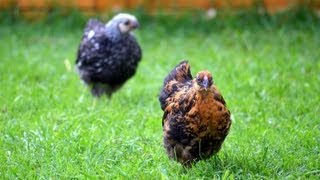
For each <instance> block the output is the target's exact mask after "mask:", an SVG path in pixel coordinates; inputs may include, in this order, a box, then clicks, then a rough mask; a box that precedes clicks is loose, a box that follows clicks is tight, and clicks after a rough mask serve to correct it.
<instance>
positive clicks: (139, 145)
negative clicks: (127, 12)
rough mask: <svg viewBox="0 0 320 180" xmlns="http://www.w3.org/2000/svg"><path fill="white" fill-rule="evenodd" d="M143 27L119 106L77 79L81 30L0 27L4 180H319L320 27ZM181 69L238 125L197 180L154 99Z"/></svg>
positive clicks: (239, 20)
mask: <svg viewBox="0 0 320 180" xmlns="http://www.w3.org/2000/svg"><path fill="white" fill-rule="evenodd" d="M140 19H141V21H142V22H141V24H142V28H141V29H140V30H139V31H137V32H136V35H137V38H138V40H139V42H140V44H141V46H142V49H143V60H142V62H141V64H140V65H139V69H138V72H137V74H136V76H134V78H132V79H130V80H129V81H128V83H126V85H125V86H124V87H123V88H122V89H121V90H120V91H119V92H118V93H116V94H115V95H114V96H113V98H112V99H111V100H107V99H106V98H102V99H99V100H96V99H94V98H93V97H92V96H91V95H90V93H89V91H88V90H87V89H86V88H85V86H84V85H83V84H82V83H81V82H80V81H79V79H78V76H77V74H76V73H75V71H74V69H73V64H74V59H75V53H76V50H77V47H78V43H79V41H80V38H81V34H82V27H83V24H84V21H83V19H80V20H79V19H78V20H77V18H75V19H73V17H69V18H58V19H55V18H52V19H50V18H49V20H47V21H44V22H41V23H26V22H21V21H17V22H10V21H7V22H5V21H2V23H0V24H1V25H0V42H1V43H0V87H1V90H0V178H1V179H13V178H19V179H24V178H28V179H33V178H36V177H37V178H42V179H49V178H50V177H51V178H54V179H61V178H62V179H65V178H81V179H82V178H120V179H122V178H129V177H130V178H131V177H132V178H134V179H137V178H139V179H160V178H162V179H166V178H168V179H196V178H197V179H202V178H204V179H212V178H219V179H220V178H221V179H228V178H231V179H232V178H236V179H238V178H241V179H242V178H243V179H248V178H249V179H250V178H254V179H270V178H275V179H278V178H279V179H284V178H289V179H296V178H298V177H300V178H302V179H305V178H311V179H317V178H319V176H320V164H319V162H320V158H319V157H320V148H319V146H320V119H319V117H320V108H319V107H320V106H319V102H320V95H319V94H320V59H319V58H320V23H319V19H316V18H314V17H312V16H309V15H303V14H302V15H299V16H293V17H292V16H281V17H276V18H273V17H258V18H253V17H252V16H250V15H239V16H235V17H224V16H221V17H218V18H217V19H214V20H212V21H206V20H203V19H201V18H197V17H192V18H190V17H189V18H183V19H176V18H167V17H165V18H161V17H159V18H155V19H152V18H149V17H144V18H143V17H141V18H140ZM181 59H188V60H189V62H190V64H191V68H192V69H191V70H192V73H193V74H195V73H196V72H198V71H199V70H202V69H208V70H210V71H211V72H212V73H213V77H214V81H215V83H216V85H217V86H218V87H219V89H220V91H221V92H222V93H223V96H224V98H225V100H226V101H227V103H228V107H229V109H230V111H231V113H232V115H233V124H232V128H231V131H230V134H229V136H228V137H227V138H226V141H225V143H224V145H223V147H222V149H221V151H220V152H219V153H218V154H217V155H216V156H214V157H212V158H211V159H209V160H206V161H201V162H199V163H198V164H196V165H195V166H194V167H193V168H192V169H184V168H182V167H181V165H180V164H178V163H176V162H174V161H171V160H169V159H168V158H167V155H166V153H165V150H164V148H163V147H162V127H161V117H162V111H161V110H160V106H159V102H158V99H157V95H158V93H159V91H160V87H161V85H162V81H163V78H164V77H165V76H166V75H167V73H168V72H169V71H170V70H171V69H172V68H173V67H174V66H175V65H176V64H177V63H178V62H179V61H180V60H181ZM65 62H70V63H71V65H72V68H71V70H70V69H68V68H67V66H66V65H65Z"/></svg>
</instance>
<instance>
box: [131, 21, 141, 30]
mask: <svg viewBox="0 0 320 180" xmlns="http://www.w3.org/2000/svg"><path fill="white" fill-rule="evenodd" d="M139 27H140V24H139V22H138V21H134V22H132V23H131V29H137V28H139Z"/></svg>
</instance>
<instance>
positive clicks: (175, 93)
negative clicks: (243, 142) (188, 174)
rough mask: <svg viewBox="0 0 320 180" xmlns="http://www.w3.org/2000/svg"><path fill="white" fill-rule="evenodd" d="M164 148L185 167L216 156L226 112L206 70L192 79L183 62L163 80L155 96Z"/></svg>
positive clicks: (226, 123) (225, 131)
mask: <svg viewBox="0 0 320 180" xmlns="http://www.w3.org/2000/svg"><path fill="white" fill-rule="evenodd" d="M159 100H160V104H161V109H162V110H163V111H164V114H163V117H162V126H163V133H164V138H163V141H164V146H165V148H166V150H167V153H168V155H169V157H170V158H172V159H174V160H176V161H178V162H180V163H181V164H183V165H185V166H191V165H192V163H193V162H197V161H199V160H201V159H206V158H209V157H211V156H212V155H214V154H216V153H217V152H218V151H219V150H220V148H221V145H222V143H223V141H224V139H225V137H226V136H227V135H228V132H229V128H230V125H231V119H230V111H229V110H228V109H227V107H226V102H225V101H224V99H223V97H222V96H221V94H220V92H219V91H218V90H217V88H216V86H215V85H214V84H213V80H212V76H211V74H210V72H208V71H200V72H199V73H198V74H197V76H196V78H195V79H193V78H192V75H191V73H190V65H189V64H188V62H187V61H182V62H181V63H180V64H178V65H177V66H176V67H175V68H174V69H173V70H172V71H171V72H170V74H169V75H168V76H167V77H166V78H165V80H164V85H163V88H162V91H161V94H160V97H159Z"/></svg>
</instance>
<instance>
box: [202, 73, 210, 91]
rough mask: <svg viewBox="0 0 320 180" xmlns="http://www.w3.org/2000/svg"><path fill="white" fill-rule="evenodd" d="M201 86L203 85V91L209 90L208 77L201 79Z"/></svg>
mask: <svg viewBox="0 0 320 180" xmlns="http://www.w3.org/2000/svg"><path fill="white" fill-rule="evenodd" d="M202 84H203V87H204V89H205V90H206V91H207V90H208V88H209V80H208V77H207V76H204V77H203V82H202Z"/></svg>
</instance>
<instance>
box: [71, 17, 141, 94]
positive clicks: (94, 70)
mask: <svg viewBox="0 0 320 180" xmlns="http://www.w3.org/2000/svg"><path fill="white" fill-rule="evenodd" d="M138 25H139V24H138V21H137V20H136V18H135V17H134V16H132V15H129V14H118V15H116V16H115V17H114V18H113V19H111V20H110V21H109V22H108V23H107V24H106V25H105V24H103V23H101V22H100V21H98V20H96V19H90V20H89V21H88V23H87V25H86V27H85V30H84V34H83V37H82V41H81V44H80V46H79V50H78V55H77V59H76V67H77V70H78V72H79V75H80V78H81V79H82V80H83V81H84V82H85V83H86V84H87V85H89V86H90V87H91V88H92V89H91V92H92V94H93V95H95V96H101V95H103V94H107V95H108V96H111V94H112V93H113V92H114V91H116V90H117V89H119V88H120V87H121V86H122V85H123V84H124V83H125V82H126V81H127V80H128V79H129V78H131V77H132V76H133V75H134V74H135V72H136V69H137V66H138V63H139V61H140V60H141V56H142V52H141V48H140V46H139V44H138V43H137V41H136V39H135V37H134V36H133V35H132V33H131V31H132V30H133V29H135V28H137V27H138Z"/></svg>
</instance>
